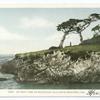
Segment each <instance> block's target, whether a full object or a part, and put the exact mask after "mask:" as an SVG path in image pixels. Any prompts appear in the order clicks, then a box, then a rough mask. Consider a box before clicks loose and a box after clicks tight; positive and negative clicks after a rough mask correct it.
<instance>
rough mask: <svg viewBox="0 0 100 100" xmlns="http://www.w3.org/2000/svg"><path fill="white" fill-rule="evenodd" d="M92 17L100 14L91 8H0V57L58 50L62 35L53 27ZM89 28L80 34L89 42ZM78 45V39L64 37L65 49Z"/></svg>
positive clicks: (72, 36) (90, 33)
mask: <svg viewBox="0 0 100 100" xmlns="http://www.w3.org/2000/svg"><path fill="white" fill-rule="evenodd" d="M91 13H100V9H99V8H98V9H93V8H87V9H86V8H83V9H82V8H81V9H80V8H73V9H71V8H65V9H64V8H8V9H7V8H0V54H9V53H10V54H12V53H14V54H15V53H20V52H29V51H36V50H42V49H48V48H49V47H51V46H58V45H59V43H60V40H61V38H62V35H63V33H62V32H58V31H57V30H56V26H57V25H58V24H60V23H61V22H63V21H66V20H68V19H70V18H80V19H82V18H87V17H88V16H89V15H90V14H91ZM96 24H98V23H94V24H92V25H91V26H90V27H89V28H88V29H87V30H85V31H84V32H83V33H82V34H83V37H84V39H88V38H91V37H92V35H93V33H92V32H91V31H90V29H91V27H93V26H95V25H96ZM70 42H72V44H73V45H74V44H79V43H80V40H79V35H78V34H71V35H68V36H67V37H66V41H65V43H64V46H65V45H69V44H70Z"/></svg>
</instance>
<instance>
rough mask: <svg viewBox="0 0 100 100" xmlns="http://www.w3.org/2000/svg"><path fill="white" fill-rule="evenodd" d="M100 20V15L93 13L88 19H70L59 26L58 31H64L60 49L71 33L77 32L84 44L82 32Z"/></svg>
mask: <svg viewBox="0 0 100 100" xmlns="http://www.w3.org/2000/svg"><path fill="white" fill-rule="evenodd" d="M98 20H100V14H96V13H93V14H91V15H90V16H89V17H88V18H87V19H82V20H80V19H69V20H68V21H66V22H63V23H61V24H59V25H58V26H57V30H58V31H62V32H63V33H64V35H63V37H62V39H61V42H60V44H59V47H61V48H62V47H63V43H64V40H65V38H66V35H68V34H69V33H71V32H76V33H77V34H79V36H80V41H81V42H83V36H82V32H83V31H84V30H85V29H86V28H87V27H88V26H89V25H90V24H91V23H92V22H94V21H98Z"/></svg>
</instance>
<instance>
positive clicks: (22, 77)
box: [2, 50, 100, 83]
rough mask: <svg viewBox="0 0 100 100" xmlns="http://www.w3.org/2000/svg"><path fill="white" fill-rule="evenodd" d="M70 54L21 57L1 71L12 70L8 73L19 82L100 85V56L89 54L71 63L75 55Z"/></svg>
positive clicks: (50, 53)
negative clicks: (92, 83)
mask: <svg viewBox="0 0 100 100" xmlns="http://www.w3.org/2000/svg"><path fill="white" fill-rule="evenodd" d="M69 54H70V53H69V51H67V52H64V51H62V50H53V51H51V52H49V53H48V52H47V53H45V54H42V55H39V54H36V55H32V54H25V55H24V54H20V55H16V56H15V59H13V60H12V61H11V62H8V63H6V64H5V65H3V67H2V70H3V71H4V72H5V70H4V69H6V68H7V67H10V68H8V69H9V70H10V72H11V73H14V74H15V75H16V80H17V81H19V82H24V81H32V82H36V83H67V82H82V83H87V82H100V53H99V52H91V53H88V52H87V54H85V55H84V57H83V56H82V57H78V58H77V59H72V54H70V55H69ZM12 62H13V63H12ZM9 63H10V65H9ZM8 65H9V66H8ZM8 69H7V70H6V72H7V71H8Z"/></svg>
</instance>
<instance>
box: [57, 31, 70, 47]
mask: <svg viewBox="0 0 100 100" xmlns="http://www.w3.org/2000/svg"><path fill="white" fill-rule="evenodd" d="M66 35H68V33H65V34H64V35H63V37H62V39H61V42H60V44H59V47H60V48H63V43H64V41H65V38H66Z"/></svg>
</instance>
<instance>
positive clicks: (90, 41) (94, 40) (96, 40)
mask: <svg viewBox="0 0 100 100" xmlns="http://www.w3.org/2000/svg"><path fill="white" fill-rule="evenodd" d="M81 44H82V45H85V44H100V35H99V36H97V37H93V38H92V39H88V40H85V41H83V43H81Z"/></svg>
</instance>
